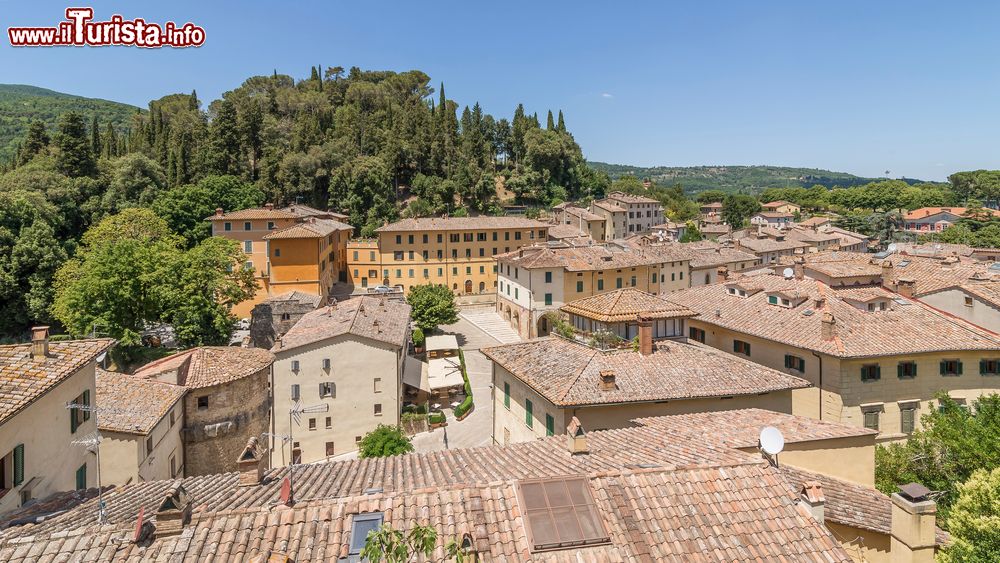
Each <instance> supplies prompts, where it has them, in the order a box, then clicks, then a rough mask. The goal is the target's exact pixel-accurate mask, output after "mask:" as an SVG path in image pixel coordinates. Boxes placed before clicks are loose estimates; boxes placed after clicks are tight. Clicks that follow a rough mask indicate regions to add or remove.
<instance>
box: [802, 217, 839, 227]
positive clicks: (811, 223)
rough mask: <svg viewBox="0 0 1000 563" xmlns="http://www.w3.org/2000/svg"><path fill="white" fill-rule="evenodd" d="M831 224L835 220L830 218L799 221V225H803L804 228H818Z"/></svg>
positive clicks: (811, 218)
mask: <svg viewBox="0 0 1000 563" xmlns="http://www.w3.org/2000/svg"><path fill="white" fill-rule="evenodd" d="M831 222H833V219H830V218H829V217H810V218H808V219H806V220H804V221H799V225H802V226H803V227H818V226H820V225H826V224H827V223H831Z"/></svg>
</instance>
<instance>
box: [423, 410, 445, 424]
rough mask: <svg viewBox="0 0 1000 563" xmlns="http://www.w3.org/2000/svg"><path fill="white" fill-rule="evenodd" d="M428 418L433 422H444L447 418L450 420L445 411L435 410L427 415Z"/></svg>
mask: <svg viewBox="0 0 1000 563" xmlns="http://www.w3.org/2000/svg"><path fill="white" fill-rule="evenodd" d="M427 420H428V421H429V422H430V423H431V424H444V422H445V421H446V420H448V419H447V418H445V416H444V413H443V412H441V411H434V412H432V413H431V414H429V415H427Z"/></svg>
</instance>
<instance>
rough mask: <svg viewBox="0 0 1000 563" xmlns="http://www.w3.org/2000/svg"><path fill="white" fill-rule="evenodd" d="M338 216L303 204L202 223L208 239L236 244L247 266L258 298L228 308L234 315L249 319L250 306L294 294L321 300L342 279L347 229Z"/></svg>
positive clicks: (218, 212)
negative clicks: (206, 225) (206, 227)
mask: <svg viewBox="0 0 1000 563" xmlns="http://www.w3.org/2000/svg"><path fill="white" fill-rule="evenodd" d="M342 217H343V215H340V214H339V213H333V212H325V211H319V210H316V209H313V208H311V207H306V206H302V205H295V206H289V207H286V208H284V209H274V207H273V206H272V205H271V204H267V205H265V206H264V207H261V208H253V209H243V210H240V211H232V212H229V213H225V212H223V210H222V209H217V210H216V212H215V215H213V216H211V217H209V218H208V219H206V220H207V221H211V223H212V235H213V236H218V237H223V238H227V239H230V240H235V241H237V242H239V243H240V248H241V249H242V250H243V252H244V253H246V255H247V262H246V267H248V268H249V267H252V268H253V269H254V272H255V278H256V280H257V294H256V295H255V296H254V297H253V299H250V300H248V301H244V302H243V303H240V304H238V305H236V306H235V307H233V314H234V315H236V316H238V317H249V316H250V311H251V310H252V309H253V307H254V305H256V304H257V303H260V302H261V301H263V300H265V299H267V298H269V297H273V296H275V295H280V294H282V293H286V292H289V291H293V290H298V291H302V292H304V293H310V294H313V295H319V296H320V297H322V298H323V300H324V301H325V300H326V298H327V297H328V296H329V295H330V293H331V291H332V289H333V284H334V283H336V282H346V281H347V241H348V239H349V238H350V235H351V231H352V227H351V226H350V225H347V224H345V223H343V222H341V221H339V220H337V219H339V218H342Z"/></svg>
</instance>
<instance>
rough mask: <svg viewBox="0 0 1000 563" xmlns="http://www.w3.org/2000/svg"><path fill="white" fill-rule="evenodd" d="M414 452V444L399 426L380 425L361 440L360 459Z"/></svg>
mask: <svg viewBox="0 0 1000 563" xmlns="http://www.w3.org/2000/svg"><path fill="white" fill-rule="evenodd" d="M412 451H413V443H412V442H410V438H409V437H408V436H407V435H406V434H405V433H403V430H402V429H401V428H400V427H398V426H387V425H385V424H379V425H378V426H376V427H375V430H372V431H371V432H369V433H367V434H365V437H364V438H362V439H361V445H360V448H359V449H358V457H360V458H362V459H364V458H369V457H389V456H394V455H400V454H405V453H409V452H412Z"/></svg>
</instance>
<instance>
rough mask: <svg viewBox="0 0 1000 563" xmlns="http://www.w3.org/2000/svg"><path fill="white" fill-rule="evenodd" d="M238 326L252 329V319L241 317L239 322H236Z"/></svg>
mask: <svg viewBox="0 0 1000 563" xmlns="http://www.w3.org/2000/svg"><path fill="white" fill-rule="evenodd" d="M236 326H237V327H238V328H239V329H240V330H250V319H240V320H239V322H237V323H236Z"/></svg>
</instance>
